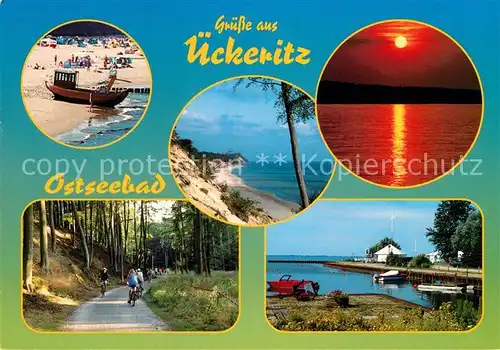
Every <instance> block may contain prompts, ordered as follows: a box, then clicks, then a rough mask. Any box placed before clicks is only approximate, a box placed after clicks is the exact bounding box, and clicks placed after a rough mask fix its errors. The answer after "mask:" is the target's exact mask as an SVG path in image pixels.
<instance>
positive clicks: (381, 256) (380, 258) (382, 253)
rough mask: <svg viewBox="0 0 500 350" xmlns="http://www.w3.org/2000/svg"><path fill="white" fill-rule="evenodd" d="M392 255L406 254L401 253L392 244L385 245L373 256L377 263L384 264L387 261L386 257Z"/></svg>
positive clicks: (404, 254)
mask: <svg viewBox="0 0 500 350" xmlns="http://www.w3.org/2000/svg"><path fill="white" fill-rule="evenodd" d="M390 253H392V254H394V255H400V256H406V253H404V252H402V251H401V250H399V249H398V248H396V247H395V246H393V245H392V244H389V245H386V246H385V247H384V248H382V249H380V250H379V251H378V252H376V253H375V254H374V256H375V258H376V259H377V262H379V263H385V262H386V260H387V256H388V255H389V254H390Z"/></svg>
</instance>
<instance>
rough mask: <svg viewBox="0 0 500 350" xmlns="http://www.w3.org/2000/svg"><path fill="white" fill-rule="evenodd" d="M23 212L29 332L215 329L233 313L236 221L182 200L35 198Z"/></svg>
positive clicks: (25, 308)
mask: <svg viewBox="0 0 500 350" xmlns="http://www.w3.org/2000/svg"><path fill="white" fill-rule="evenodd" d="M21 220H22V232H21V238H22V255H21V257H22V262H21V263H22V265H21V266H22V269H20V270H21V271H22V276H21V282H22V286H23V288H22V299H21V308H22V310H21V311H22V317H23V320H24V322H25V324H26V326H27V327H29V328H30V329H31V330H34V331H36V332H98V333H103V332H115V333H116V332H128V333H135V332H185V331H200V332H219V331H224V330H227V329H229V328H231V327H232V326H233V325H234V324H235V323H236V321H237V318H238V315H239V229H238V227H236V226H230V225H227V224H224V223H221V222H219V221H217V220H213V219H211V218H209V217H207V216H205V215H204V214H202V213H201V212H200V211H199V210H197V209H196V208H195V207H194V206H193V205H192V204H190V203H189V202H188V201H185V200H157V201H146V200H90V201H83V200H40V201H36V202H33V203H31V204H30V205H29V206H28V207H26V209H25V211H24V213H23V216H22V218H21Z"/></svg>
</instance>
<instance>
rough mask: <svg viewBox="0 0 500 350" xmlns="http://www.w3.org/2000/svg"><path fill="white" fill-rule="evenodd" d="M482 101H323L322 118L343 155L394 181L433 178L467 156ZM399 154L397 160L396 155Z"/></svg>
mask: <svg viewBox="0 0 500 350" xmlns="http://www.w3.org/2000/svg"><path fill="white" fill-rule="evenodd" d="M481 109H482V106H481V105H480V104H458V105H457V104H399V105H391V104H380V105H319V106H318V113H319V115H318V122H319V125H320V127H321V131H322V133H323V136H324V138H325V141H326V143H327V144H328V146H329V148H330V149H331V151H332V152H333V153H334V154H335V156H336V157H337V159H339V160H340V161H341V162H343V163H344V164H345V165H347V166H348V167H349V168H351V170H353V171H354V172H356V173H357V174H359V175H360V176H362V177H363V178H365V179H367V180H370V181H373V182H377V183H380V184H385V185H391V186H409V185H415V184H420V183H422V182H426V181H430V180H432V179H434V178H436V177H437V176H439V175H441V174H443V173H445V172H446V171H448V170H450V169H451V168H452V167H453V166H454V165H455V164H457V163H458V161H459V160H460V158H461V157H462V156H465V155H466V154H467V152H468V150H469V148H470V147H471V146H472V143H473V141H474V139H475V137H476V134H477V132H478V130H479V125H480V122H481ZM396 159H397V160H398V161H397V162H393V160H396Z"/></svg>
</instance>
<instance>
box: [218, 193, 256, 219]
mask: <svg viewBox="0 0 500 350" xmlns="http://www.w3.org/2000/svg"><path fill="white" fill-rule="evenodd" d="M221 199H222V200H223V201H224V203H226V204H227V206H228V207H229V209H230V210H231V212H233V213H234V214H235V215H236V216H238V217H239V218H241V219H243V220H245V221H246V220H248V218H249V216H250V215H252V214H257V213H258V212H259V211H261V209H260V208H259V207H258V206H257V204H258V203H257V202H256V201H254V200H251V199H249V198H245V197H243V196H242V195H241V193H240V191H238V190H235V189H231V190H230V191H229V192H224V193H222V195H221Z"/></svg>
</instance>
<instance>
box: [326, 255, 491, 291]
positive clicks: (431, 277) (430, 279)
mask: <svg viewBox="0 0 500 350" xmlns="http://www.w3.org/2000/svg"><path fill="white" fill-rule="evenodd" d="M324 266H326V267H332V268H337V269H341V270H344V271H352V272H359V273H368V274H375V273H378V274H380V273H384V272H387V271H389V270H399V271H401V272H405V273H407V274H408V280H409V281H411V282H419V283H435V282H436V281H441V282H453V283H455V284H461V283H466V284H468V285H473V286H482V284H483V277H482V273H481V272H477V270H473V271H468V270H466V269H460V270H459V269H454V268H450V270H438V269H419V268H405V267H394V266H385V265H382V264H370V263H357V262H342V261H338V262H326V263H324Z"/></svg>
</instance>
